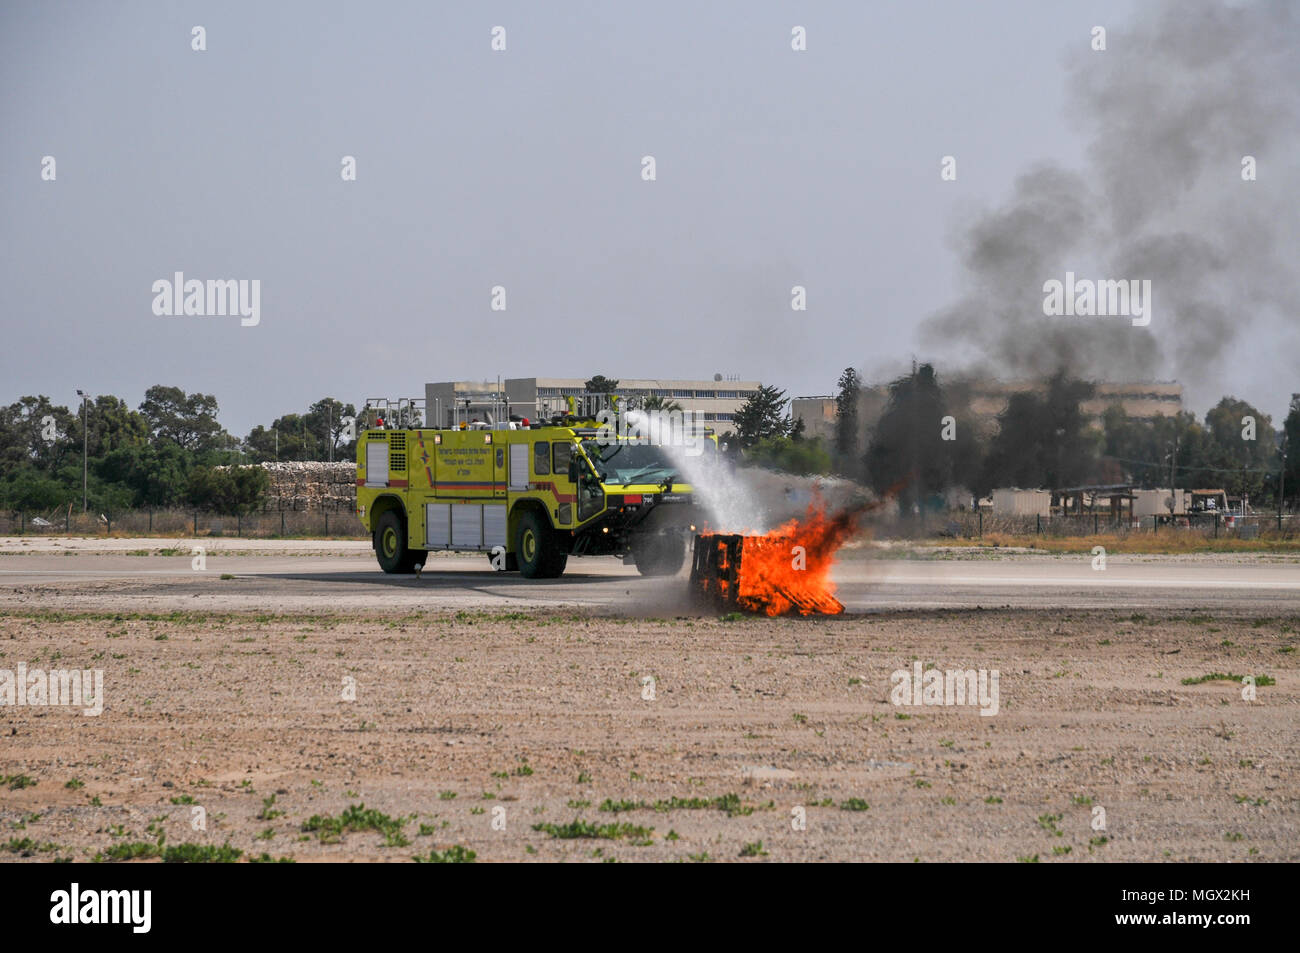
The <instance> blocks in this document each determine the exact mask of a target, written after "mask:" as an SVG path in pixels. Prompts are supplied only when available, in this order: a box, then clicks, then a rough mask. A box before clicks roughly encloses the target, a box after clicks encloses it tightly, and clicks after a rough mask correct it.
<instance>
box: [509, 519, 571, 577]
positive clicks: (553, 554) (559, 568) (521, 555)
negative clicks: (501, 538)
mask: <svg viewBox="0 0 1300 953" xmlns="http://www.w3.org/2000/svg"><path fill="white" fill-rule="evenodd" d="M515 558H516V560H517V561H518V563H519V574H520V575H521V576H523V577H524V578H525V579H554V578H555V577H556V576H558V575H560V574H561V573H563V572H564V567H565V565H566V564H567V563H568V561H569V554H568V553H562V552H560V548H559V545H558V542H557V540H556V539H555V533H553V532H552V531H551V527H550V525H549V524H548V523H547V522H546V517H544V516H543V515H542V514H541V513H538V512H537V511H536V510H528V511H526V512H525V513H524V514H523V515H522V516H521V517H520V518H519V528H518V529H516V530H515Z"/></svg>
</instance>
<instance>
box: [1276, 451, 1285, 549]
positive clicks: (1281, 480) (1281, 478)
mask: <svg viewBox="0 0 1300 953" xmlns="http://www.w3.org/2000/svg"><path fill="white" fill-rule="evenodd" d="M1285 497H1286V434H1285V432H1284V433H1283V435H1282V468H1281V469H1280V470H1278V471H1277V530H1278V532H1279V533H1280V532H1282V500H1283V499H1284V498H1285Z"/></svg>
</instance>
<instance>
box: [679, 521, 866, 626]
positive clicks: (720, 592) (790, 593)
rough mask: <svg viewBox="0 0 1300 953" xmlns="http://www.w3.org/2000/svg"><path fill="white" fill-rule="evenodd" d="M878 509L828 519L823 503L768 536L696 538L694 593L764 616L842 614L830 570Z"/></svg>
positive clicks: (709, 535)
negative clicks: (865, 516)
mask: <svg viewBox="0 0 1300 953" xmlns="http://www.w3.org/2000/svg"><path fill="white" fill-rule="evenodd" d="M872 508H874V507H869V506H858V507H853V508H850V509H847V510H844V511H843V512H841V513H838V514H836V515H835V516H827V515H826V513H825V510H824V508H823V507H822V506H821V505H820V504H819V503H814V504H813V505H812V506H810V507H809V509H808V514H807V515H806V516H805V517H804V518H803V519H802V520H791V521H790V522H789V523H786V524H785V525H784V526H780V527H778V528H777V529H775V530H773V531H772V532H770V533H767V534H766V535H763V536H743V535H740V534H738V533H702V534H700V535H698V536H696V537H695V557H694V561H693V562H692V564H691V582H690V586H691V594H692V595H693V596H694V597H695V598H696V599H697V600H699V601H701V602H703V603H705V604H706V605H711V606H713V607H715V608H718V609H721V610H723V611H737V610H738V611H741V612H753V613H757V614H761V615H768V616H779V615H792V614H796V615H803V616H808V615H839V614H840V613H842V612H843V611H844V605H843V603H841V602H840V601H839V600H838V599H836V598H835V584H834V583H833V582H832V581H831V579H830V570H831V567H832V566H833V565H834V563H835V553H836V551H837V550H838V549H839V548H840V547H841V546H842V545H843V544H844V543H845V542H846V541H847V540H848V538H849V537H850V536H851V535H853V533H854V532H855V531H856V530H857V527H858V522H859V519H860V518H861V516H862V515H863V514H864V513H866V512H867V511H868V509H872Z"/></svg>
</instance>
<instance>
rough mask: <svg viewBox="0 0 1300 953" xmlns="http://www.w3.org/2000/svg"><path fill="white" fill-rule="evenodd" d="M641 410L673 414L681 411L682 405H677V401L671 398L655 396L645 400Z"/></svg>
mask: <svg viewBox="0 0 1300 953" xmlns="http://www.w3.org/2000/svg"><path fill="white" fill-rule="evenodd" d="M641 409H642V410H663V411H667V412H668V413H670V414H671V413H672V412H673V411H675V410H681V409H682V405H681V404H679V403H677V401H675V400H672V399H671V398H668V397H661V396H659V395H658V394H653V395H651V396H649V397H647V398H646V399H645V400H643V401H641Z"/></svg>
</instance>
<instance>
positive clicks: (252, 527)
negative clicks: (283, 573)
mask: <svg viewBox="0 0 1300 953" xmlns="http://www.w3.org/2000/svg"><path fill="white" fill-rule="evenodd" d="M110 534H112V535H123V536H184V537H187V538H188V537H194V536H236V537H248V538H262V539H277V538H294V537H318V538H325V537H330V538H342V539H367V538H369V533H367V532H366V529H365V527H364V526H362V525H361V520H359V519H358V518H357V515H356V513H355V512H353V511H352V510H350V509H348V510H342V509H340V510H334V511H331V510H328V509H326V510H262V511H258V512H256V513H244V514H235V515H233V516H232V515H226V514H220V513H207V512H204V511H202V510H197V511H196V510H186V509H167V510H125V511H122V512H119V513H79V512H71V511H66V510H65V511H63V512H60V513H53V514H51V513H39V514H38V513H0V536H16V535H32V536H62V535H69V536H96V535H98V536H107V535H110Z"/></svg>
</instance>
